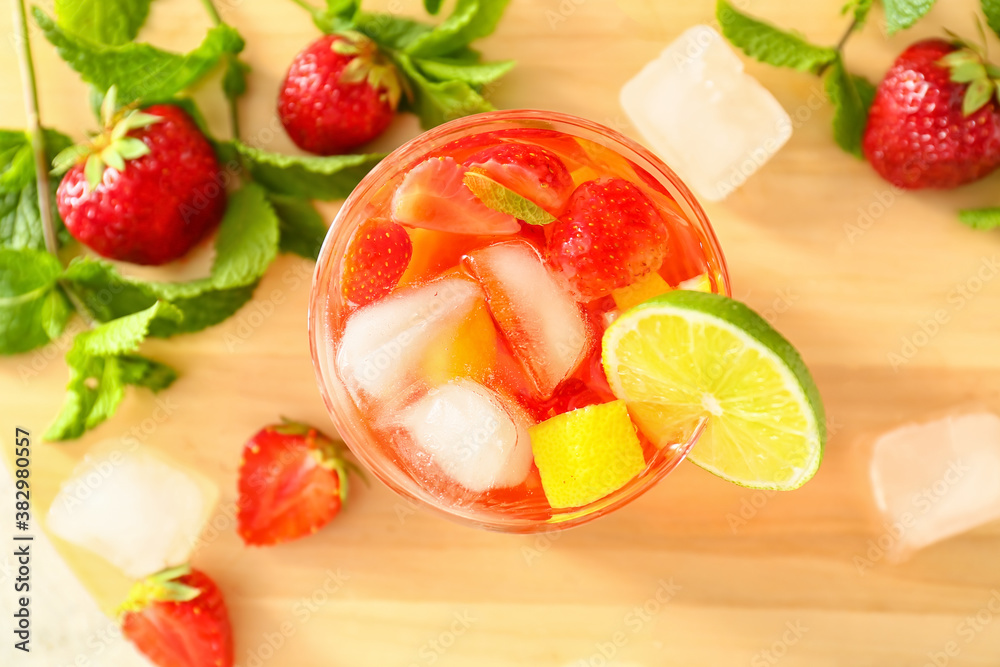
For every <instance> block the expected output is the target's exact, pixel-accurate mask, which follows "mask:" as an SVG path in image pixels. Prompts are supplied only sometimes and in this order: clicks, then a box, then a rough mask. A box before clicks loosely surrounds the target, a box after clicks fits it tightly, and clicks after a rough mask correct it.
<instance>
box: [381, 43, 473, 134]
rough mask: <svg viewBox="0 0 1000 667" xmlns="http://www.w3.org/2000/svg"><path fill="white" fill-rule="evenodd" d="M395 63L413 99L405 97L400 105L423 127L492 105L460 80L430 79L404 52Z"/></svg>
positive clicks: (397, 57) (438, 123) (426, 127)
mask: <svg viewBox="0 0 1000 667" xmlns="http://www.w3.org/2000/svg"><path fill="white" fill-rule="evenodd" d="M396 64H397V65H398V66H399V68H400V69H401V70H402V72H403V73H404V74H405V75H406V77H407V80H408V81H409V82H410V87H411V89H412V91H413V100H412V101H408V100H406V99H405V98H404V99H403V101H402V103H401V104H400V108H401V109H403V110H407V111H412V112H414V113H415V114H417V116H418V117H419V118H420V125H421V127H423V128H424V129H425V130H426V129H430V128H432V127H434V126H436V125H440V124H441V123H445V122H447V121H449V120H454V119H456V118H461V117H462V116H468V115H469V114H474V113H481V112H484V111H493V105H492V104H490V103H489V102H487V101H486V100H485V99H483V97H482V96H481V95H480V94H479V93H477V92H476V91H475V90H473V89H472V87H471V86H469V84H467V83H464V82H462V81H431V80H430V79H428V78H427V77H425V76H424V75H423V73H421V71H420V70H419V69H417V67H416V65H415V64H414V63H413V61H412V60H410V58H409V57H408V56H406V55H403V54H397V56H396Z"/></svg>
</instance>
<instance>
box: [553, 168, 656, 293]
mask: <svg viewBox="0 0 1000 667" xmlns="http://www.w3.org/2000/svg"><path fill="white" fill-rule="evenodd" d="M668 238H669V235H668V231H667V225H666V223H664V221H663V218H662V217H661V216H660V214H659V213H658V212H657V210H656V208H655V207H654V206H653V203H652V202H651V201H650V200H649V198H648V197H647V196H646V195H645V194H643V192H642V191H641V190H640V189H639V188H637V187H636V186H635V185H633V184H632V183H630V182H628V181H626V180H624V179H621V178H610V177H604V178H599V179H597V180H593V181H587V182H585V183H581V184H580V186H579V187H578V188H577V189H576V190H574V191H573V194H572V195H571V196H570V198H569V202H568V203H567V204H566V212H565V213H563V215H562V216H561V217H560V218H559V219H558V220H557V221H556V222H554V223H553V224H552V234H551V236H550V237H549V243H548V259H549V263H550V264H552V265H553V267H555V268H556V269H558V270H559V271H560V272H561V275H562V276H563V278H564V279H565V280H566V281H567V282H568V284H569V286H570V288H571V289H572V290H573V291H574V292H575V293H576V294H577V295H578V296H579V297H581V298H582V299H584V300H587V301H590V300H593V299H596V298H598V297H601V296H604V295H605V294H608V293H610V292H611V290H613V289H617V288H619V287H626V286H628V285H630V284H631V283H632V282H633V281H634V280H636V279H637V278H640V277H642V276H644V275H646V274H647V273H649V272H650V271H656V270H657V269H659V268H660V265H661V264H663V260H664V258H665V257H666V254H667V241H668Z"/></svg>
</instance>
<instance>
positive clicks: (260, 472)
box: [237, 422, 357, 546]
mask: <svg viewBox="0 0 1000 667" xmlns="http://www.w3.org/2000/svg"><path fill="white" fill-rule="evenodd" d="M350 470H355V471H357V468H356V466H355V465H354V464H352V463H349V462H348V461H347V460H345V459H344V457H343V455H342V449H341V447H340V445H339V444H338V443H336V442H334V441H333V440H331V439H330V438H329V437H327V436H326V435H324V434H323V433H320V432H319V431H317V430H316V429H314V428H312V427H309V426H305V425H304V424H297V423H294V422H284V423H281V424H274V425H271V426H265V427H264V428H263V429H261V430H260V431H258V432H257V434H256V435H254V436H253V437H252V438H250V440H249V441H248V442H247V444H246V446H245V447H244V448H243V461H242V464H241V465H240V478H239V510H238V512H237V530H238V532H239V534H240V537H242V538H243V541H244V542H245V543H246V544H250V545H255V546H266V545H272V544H279V543H281V542H288V541H290V540H295V539H298V538H300V537H305V536H307V535H311V534H313V533H315V532H316V531H317V530H319V529H320V528H322V527H323V526H325V525H326V524H328V523H329V522H330V521H331V520H332V519H333V517H335V516H337V513H338V512H340V508H341V506H342V505H343V504H344V502H345V501H346V500H347V473H348V472H349V471H350Z"/></svg>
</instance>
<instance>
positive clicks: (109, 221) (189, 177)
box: [54, 87, 226, 265]
mask: <svg viewBox="0 0 1000 667" xmlns="http://www.w3.org/2000/svg"><path fill="white" fill-rule="evenodd" d="M115 99H116V96H115V89H114V88H113V87H112V89H111V90H110V91H108V94H107V96H106V97H105V100H104V104H103V105H102V109H101V111H102V114H101V115H102V117H103V118H102V120H103V122H104V127H103V129H102V131H101V132H100V133H99V134H97V135H95V136H94V137H93V138H92V139H91V140H90V141H89V142H88V143H86V144H80V145H77V146H73V147H71V148H68V149H66V150H64V151H63V152H61V153H60V154H59V155H57V156H56V158H55V160H54V166H55V170H56V172H57V173H63V172H65V176H63V179H62V182H61V183H60V184H59V188H58V190H57V191H56V203H57V205H58V207H59V215H61V216H62V218H63V221H64V222H65V223H66V229H68V230H69V233H70V234H72V235H73V236H74V237H75V238H76V239H77V240H79V241H80V242H81V243H83V244H84V245H86V246H87V247H89V248H91V249H92V250H94V251H95V252H96V253H97V254H99V255H101V256H103V257H108V258H110V259H117V260H121V261H124V262H132V263H134V264H154V265H156V264H165V263H166V262H170V261H173V260H175V259H178V258H180V257H182V256H183V255H185V254H186V253H187V252H188V251H189V250H190V249H191V248H192V247H194V245H195V244H197V243H198V242H199V241H200V240H201V239H202V238H204V237H205V235H206V234H208V233H209V232H210V231H212V230H213V229H215V227H216V226H218V224H219V221H220V220H222V216H223V214H224V213H225V210H226V191H225V189H224V188H223V187H222V185H221V182H222V178H221V171H222V170H221V168H220V167H219V161H218V160H217V159H216V156H215V151H214V150H213V148H212V145H211V144H210V143H209V142H208V140H207V139H206V138H205V136H204V135H203V134H202V133H201V130H200V129H198V126H197V125H196V124H195V122H194V121H193V120H192V119H191V117H190V116H188V115H187V113H185V112H184V111H183V110H182V109H181V108H180V107H177V106H173V105H170V104H156V105H153V106H150V107H147V108H146V109H143V110H139V109H137V108H134V107H132V106H127V107H125V108H123V109H117V108H116V105H115Z"/></svg>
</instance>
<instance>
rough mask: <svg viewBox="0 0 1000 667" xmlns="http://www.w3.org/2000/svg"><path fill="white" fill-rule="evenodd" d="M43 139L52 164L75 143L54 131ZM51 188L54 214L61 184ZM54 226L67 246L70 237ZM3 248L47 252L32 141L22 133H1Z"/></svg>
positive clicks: (0, 233) (0, 239)
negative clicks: (39, 206) (56, 157)
mask: <svg viewBox="0 0 1000 667" xmlns="http://www.w3.org/2000/svg"><path fill="white" fill-rule="evenodd" d="M42 136H43V137H44V141H45V153H46V157H47V159H48V160H49V161H51V160H52V159H53V158H54V157H55V156H56V155H57V154H58V153H60V152H61V151H63V150H64V149H66V148H68V147H69V146H70V145H71V144H72V143H73V142H72V140H71V139H70V138H69V137H67V136H66V135H64V134H62V133H60V132H56V131H55V130H48V129H46V130H43V132H42ZM49 185H50V190H51V192H50V193H49V201H50V203H51V208H52V210H53V211H55V190H56V187H57V185H58V183H50V184H49ZM53 222H54V223H55V225H56V239H57V240H58V241H59V242H60V243H62V242H65V241H66V239H67V238H68V234H67V233H66V230H65V228H64V227H63V226H62V222H61V221H59V220H54V221H53ZM0 248H32V249H35V250H41V249H44V248H45V234H44V230H43V228H42V221H41V215H40V213H39V209H38V186H37V184H36V180H35V162H34V154H33V148H32V145H31V138H30V136H29V135H28V133H27V132H24V131H21V130H0Z"/></svg>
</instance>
